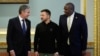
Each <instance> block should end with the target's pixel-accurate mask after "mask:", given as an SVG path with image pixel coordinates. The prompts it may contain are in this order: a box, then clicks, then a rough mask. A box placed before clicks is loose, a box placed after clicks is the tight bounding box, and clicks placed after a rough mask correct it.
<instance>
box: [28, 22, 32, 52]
mask: <svg viewBox="0 0 100 56" xmlns="http://www.w3.org/2000/svg"><path fill="white" fill-rule="evenodd" d="M30 36H31V22H30V21H29V31H28V45H27V46H28V51H30V50H31V37H30Z"/></svg>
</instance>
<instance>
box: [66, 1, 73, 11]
mask: <svg viewBox="0 0 100 56" xmlns="http://www.w3.org/2000/svg"><path fill="white" fill-rule="evenodd" d="M67 5H70V6H71V8H72V10H73V11H74V10H75V6H74V4H73V3H71V2H69V3H66V5H65V6H67Z"/></svg>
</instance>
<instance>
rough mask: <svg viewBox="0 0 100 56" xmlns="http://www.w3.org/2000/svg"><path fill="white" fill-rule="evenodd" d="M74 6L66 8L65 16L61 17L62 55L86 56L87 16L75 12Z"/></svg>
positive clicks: (70, 5)
mask: <svg viewBox="0 0 100 56" xmlns="http://www.w3.org/2000/svg"><path fill="white" fill-rule="evenodd" d="M74 9H75V8H74V4H73V3H67V4H66V5H65V6H64V12H65V14H63V15H61V16H60V21H59V27H60V33H61V43H62V44H61V46H62V47H61V49H60V54H63V55H64V56H82V55H83V56H84V55H85V53H86V48H87V36H88V30H87V23H86V19H85V16H84V15H82V14H79V13H76V12H75V11H74Z"/></svg>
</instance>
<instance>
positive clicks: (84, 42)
mask: <svg viewBox="0 0 100 56" xmlns="http://www.w3.org/2000/svg"><path fill="white" fill-rule="evenodd" d="M81 30H82V32H81V33H82V50H83V51H84V50H86V48H87V38H88V29H87V23H86V18H85V16H84V17H83V18H82V22H81Z"/></svg>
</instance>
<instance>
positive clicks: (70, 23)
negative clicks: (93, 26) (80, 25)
mask: <svg viewBox="0 0 100 56" xmlns="http://www.w3.org/2000/svg"><path fill="white" fill-rule="evenodd" d="M74 15H75V12H73V14H72V15H71V16H69V17H67V27H68V31H69V32H70V29H71V27H72V23H73V19H74Z"/></svg>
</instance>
